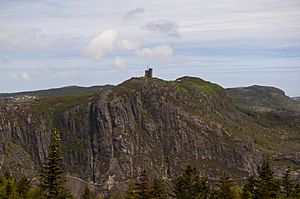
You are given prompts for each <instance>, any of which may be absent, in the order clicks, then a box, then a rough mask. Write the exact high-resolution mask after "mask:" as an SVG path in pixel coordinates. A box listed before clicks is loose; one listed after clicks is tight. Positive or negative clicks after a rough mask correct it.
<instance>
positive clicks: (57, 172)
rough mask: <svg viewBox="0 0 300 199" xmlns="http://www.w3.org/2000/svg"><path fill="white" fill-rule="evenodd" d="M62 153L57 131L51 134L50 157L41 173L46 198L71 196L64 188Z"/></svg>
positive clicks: (56, 198)
mask: <svg viewBox="0 0 300 199" xmlns="http://www.w3.org/2000/svg"><path fill="white" fill-rule="evenodd" d="M62 159H63V157H62V152H61V145H60V136H59V134H58V132H57V131H56V130H54V131H53V132H52V134H51V138H50V144H49V147H48V157H47V161H46V163H45V164H44V165H43V168H42V173H41V180H42V182H41V187H42V188H43V190H44V193H45V197H46V198H49V199H54V198H55V199H60V198H68V197H69V194H68V192H67V191H66V190H65V188H64V181H63V175H62V174H63V171H62V168H61V164H62V163H61V162H62Z"/></svg>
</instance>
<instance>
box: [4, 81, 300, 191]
mask: <svg viewBox="0 0 300 199" xmlns="http://www.w3.org/2000/svg"><path fill="white" fill-rule="evenodd" d="M251 89H252V88H251ZM251 89H250V90H251ZM260 89H263V88H259V89H257V87H254V90H255V92H254V91H251V92H250V94H249V93H247V92H248V91H247V92H246V95H245V94H243V93H244V91H242V90H243V89H241V88H239V89H236V90H235V89H224V88H222V87H221V86H219V85H217V84H214V83H211V82H208V81H205V80H202V79H200V78H195V77H182V78H179V79H177V80H175V81H164V80H161V79H158V78H131V79H130V80H127V81H125V82H123V83H122V84H120V85H117V86H115V87H112V88H110V89H104V90H101V91H99V92H93V93H84V94H77V95H61V96H48V97H44V98H42V99H41V100H40V101H30V102H22V103H5V104H4V103H2V104H0V118H1V120H0V131H1V134H0V135H1V139H0V144H1V146H3V147H2V148H0V163H1V167H0V169H1V170H2V171H4V170H11V169H10V168H14V170H13V171H12V172H17V173H18V174H21V173H22V174H26V175H30V176H35V175H37V171H38V170H39V169H40V167H41V164H42V162H43V161H44V159H45V157H46V155H47V146H48V142H49V135H50V132H51V128H53V127H56V128H57V129H58V131H59V133H60V134H61V138H62V143H63V153H64V168H65V170H66V172H67V173H68V175H69V176H73V178H72V179H78V178H79V179H81V180H84V181H86V182H93V183H94V184H97V185H98V186H97V189H98V190H99V191H101V190H103V189H105V187H107V186H108V185H109V187H113V186H117V187H121V188H122V187H124V185H126V184H127V183H128V181H129V179H130V178H131V177H132V176H137V175H138V174H139V173H140V172H141V171H142V170H143V169H146V170H147V171H149V173H150V174H151V176H153V177H155V176H161V177H164V178H165V179H169V180H170V181H171V182H172V180H174V177H175V176H176V175H178V174H179V173H181V172H182V171H183V169H184V168H185V167H186V165H188V164H191V165H193V166H195V167H197V169H198V170H199V171H200V172H202V174H204V172H207V173H206V174H207V175H208V176H209V178H210V179H211V180H214V179H216V177H217V176H219V175H220V174H221V173H222V172H224V171H226V172H228V173H230V174H231V175H232V176H233V178H234V179H243V178H244V177H246V176H248V175H250V174H255V173H256V172H257V165H258V164H259V163H260V161H261V160H262V158H263V156H270V157H271V158H272V159H273V163H274V165H275V167H276V169H277V170H278V171H281V170H282V169H283V168H284V166H286V165H288V164H289V165H292V167H293V168H295V169H296V170H298V171H299V169H300V157H299V148H300V142H299V136H300V121H299V118H300V117H299V112H297V110H291V109H293V107H294V106H298V105H294V104H292V105H293V106H291V103H281V101H280V103H279V102H278V99H284V100H287V101H288V102H290V98H288V97H287V96H285V95H284V93H283V92H281V91H280V90H278V89H267V88H266V91H265V92H264V93H263V95H262V94H261V92H262V91H261V90H260ZM248 90H249V89H248ZM268 92H270V93H268ZM241 93H242V94H241ZM272 93H275V94H274V95H273V94H272ZM265 96H268V97H267V99H268V100H267V101H266V100H265ZM245 98H246V100H245ZM249 98H251V100H248V99H249ZM253 99H256V101H255V102H253ZM295 103H298V102H295ZM277 104H279V105H280V106H279V108H280V109H279V110H277V109H276V107H277ZM253 107H265V108H268V109H264V111H261V110H262V109H261V108H260V109H259V110H258V109H256V108H255V109H254V108H253ZM76 182H78V181H76ZM74 183H75V182H74Z"/></svg>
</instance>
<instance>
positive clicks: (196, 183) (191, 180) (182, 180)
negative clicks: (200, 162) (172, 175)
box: [175, 166, 210, 199]
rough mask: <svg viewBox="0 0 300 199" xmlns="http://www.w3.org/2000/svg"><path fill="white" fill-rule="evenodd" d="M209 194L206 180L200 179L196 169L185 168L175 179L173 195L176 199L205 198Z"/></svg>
mask: <svg viewBox="0 0 300 199" xmlns="http://www.w3.org/2000/svg"><path fill="white" fill-rule="evenodd" d="M209 192H210V187H209V184H208V181H207V178H200V177H199V175H198V172H197V170H196V168H193V167H191V166H187V168H186V170H185V173H184V174H183V175H182V176H179V177H178V178H177V182H176V185H175V194H176V197H177V198H178V199H193V198H207V197H208V195H209Z"/></svg>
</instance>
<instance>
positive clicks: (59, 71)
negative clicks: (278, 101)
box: [0, 0, 300, 96]
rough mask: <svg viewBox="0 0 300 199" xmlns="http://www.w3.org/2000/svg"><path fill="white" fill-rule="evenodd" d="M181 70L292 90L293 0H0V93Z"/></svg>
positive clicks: (297, 11) (298, 55) (299, 73)
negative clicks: (152, 69) (148, 70)
mask: <svg viewBox="0 0 300 199" xmlns="http://www.w3.org/2000/svg"><path fill="white" fill-rule="evenodd" d="M147 65H150V66H152V67H153V68H154V74H155V76H157V77H159V78H163V79H168V80H169V79H170V80H171V79H176V78H178V77H180V76H184V75H190V76H197V77H201V78H203V79H206V80H209V81H212V82H216V83H218V84H220V85H222V86H223V87H237V86H247V85H253V84H260V85H270V86H276V87H279V88H281V89H283V90H284V91H286V93H287V95H289V96H300V86H299V85H300V1H299V0H251V1H249V0H185V1H182V0H164V1H153V0H151V1H150V0H84V1H82V0H64V1H59V0H22V1H21V0H0V92H14V91H23V90H35V89H42V88H50V87H60V86H66V85H83V86H89V85H102V84H108V83H109V84H118V83H121V82H122V81H124V80H126V79H128V78H130V77H132V76H142V75H143V73H144V69H145V68H146V66H147Z"/></svg>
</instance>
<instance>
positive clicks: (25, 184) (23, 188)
mask: <svg viewBox="0 0 300 199" xmlns="http://www.w3.org/2000/svg"><path fill="white" fill-rule="evenodd" d="M16 186H17V193H18V194H19V196H21V197H22V198H26V196H27V194H28V192H29V190H30V188H31V185H30V180H28V179H27V178H21V180H19V181H18V182H17V183H16Z"/></svg>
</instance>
